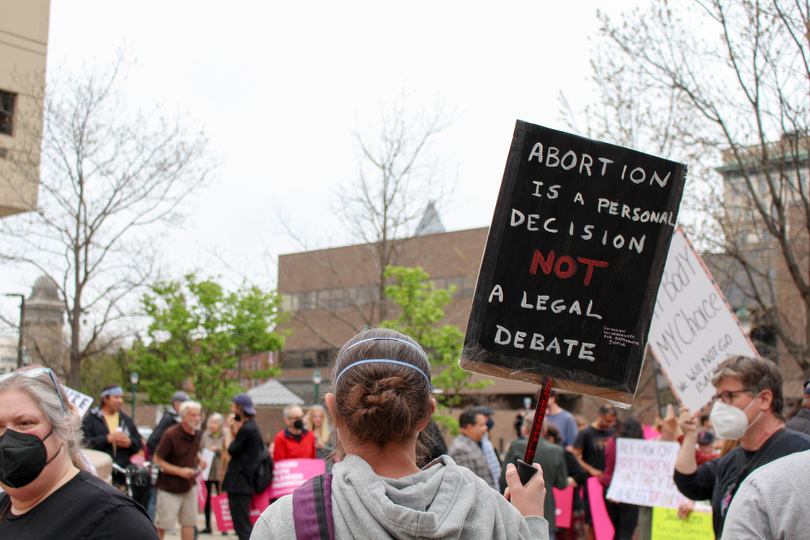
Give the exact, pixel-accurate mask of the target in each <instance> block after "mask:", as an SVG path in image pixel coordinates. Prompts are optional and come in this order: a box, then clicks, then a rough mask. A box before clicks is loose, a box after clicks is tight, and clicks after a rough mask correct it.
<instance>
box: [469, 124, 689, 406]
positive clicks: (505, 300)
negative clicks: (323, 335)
mask: <svg viewBox="0 0 810 540" xmlns="http://www.w3.org/2000/svg"><path fill="white" fill-rule="evenodd" d="M685 176H686V166H685V165H683V164H680V163H675V162H672V161H668V160H665V159H662V158H658V157H654V156H650V155H647V154H643V153H641V152H637V151H634V150H629V149H627V148H622V147H619V146H615V145H611V144H607V143H603V142H599V141H594V140H591V139H586V138H584V137H579V136H576V135H572V134H569V133H564V132H561V131H555V130H552V129H549V128H545V127H542V126H537V125H533V124H528V123H526V122H522V121H518V122H517V124H516V126H515V132H514V136H513V139H512V146H511V148H510V151H509V157H508V159H507V163H506V170H505V172H504V177H503V182H502V184H501V190H500V194H499V196H498V202H497V205H496V208H495V214H494V216H493V220H492V225H491V227H490V230H489V236H488V238H487V246H486V250H485V252H484V257H483V260H482V262H481V269H480V272H479V275H478V283H477V285H476V291H475V297H474V299H473V306H472V311H471V314H470V320H469V323H468V327H467V334H466V338H465V343H464V349H463V352H462V356H461V360H460V361H459V365H460V366H461V367H462V368H464V369H467V370H469V371H473V372H476V373H482V374H486V375H491V376H495V377H502V378H510V379H519V380H523V381H527V382H534V383H537V384H542V382H543V380H544V378H545V377H551V378H553V379H554V386H555V387H557V388H560V389H563V390H570V391H574V392H578V393H582V394H590V395H594V396H597V397H602V398H605V399H610V400H612V401H614V402H616V403H618V404H620V405H625V404H630V403H632V400H633V396H634V394H635V390H636V385H637V383H638V378H639V375H640V373H641V365H642V360H643V357H644V349H645V347H646V342H647V332H648V330H649V325H650V319H651V317H652V310H653V304H654V302H655V297H656V293H657V291H658V284H659V281H660V279H661V273H662V272H663V268H664V261H665V259H666V253H667V248H668V246H669V241H670V238H671V236H672V232H673V229H674V227H675V223H676V221H677V215H678V206H679V204H680V200H681V196H682V193H683V185H684V181H685Z"/></svg>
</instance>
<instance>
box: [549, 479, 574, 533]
mask: <svg viewBox="0 0 810 540" xmlns="http://www.w3.org/2000/svg"><path fill="white" fill-rule="evenodd" d="M551 491H552V493H554V504H555V506H556V509H555V511H554V517H555V520H556V523H557V527H559V528H560V529H567V528H568V527H570V526H571V516H572V515H573V513H574V486H568V487H567V488H565V489H557V488H555V487H552V488H551Z"/></svg>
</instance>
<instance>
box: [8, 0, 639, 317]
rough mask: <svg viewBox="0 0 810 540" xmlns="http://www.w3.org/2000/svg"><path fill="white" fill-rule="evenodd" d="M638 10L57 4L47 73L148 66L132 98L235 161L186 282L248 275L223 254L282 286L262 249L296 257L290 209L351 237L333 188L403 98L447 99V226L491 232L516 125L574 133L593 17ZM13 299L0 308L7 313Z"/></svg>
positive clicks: (134, 83) (131, 87)
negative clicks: (367, 136)
mask: <svg viewBox="0 0 810 540" xmlns="http://www.w3.org/2000/svg"><path fill="white" fill-rule="evenodd" d="M638 3H640V2H639V1H638V0H621V1H614V2H609V3H607V2H599V1H596V0H576V1H573V2H549V1H542V0H534V1H514V2H510V1H507V2H499V3H491V2H486V3H485V2H480V3H476V2H473V3H471V2H461V1H457V0H448V1H441V0H439V1H437V0H432V1H423V0H416V1H411V2H408V3H401V2H399V3H393V2H381V1H379V0H376V1H351V0H350V1H347V2H327V1H321V0H315V1H310V2H277V1H266V0H265V1H254V0H250V1H239V0H236V1H234V2H230V3H223V2H221V1H218V2H213V1H209V0H195V1H187V0H182V1H181V0H160V1H158V0H141V1H139V2H118V1H110V0H52V2H51V18H50V41H49V47H48V69H49V72H52V71H53V70H55V69H59V68H67V69H71V70H73V69H80V68H81V66H82V64H83V63H89V64H93V63H107V62H109V61H111V60H112V59H114V58H115V53H116V50H117V49H118V48H120V47H121V46H124V45H125V46H126V48H127V49H128V51H129V52H130V53H131V55H133V56H135V57H136V58H137V59H138V67H136V68H135V69H134V70H132V71H131V72H130V74H129V78H128V80H127V85H126V94H125V96H126V100H127V103H128V104H129V105H130V106H132V107H138V108H144V109H147V110H148V109H150V108H151V107H153V106H155V105H161V106H162V107H164V108H165V109H166V110H167V111H170V112H176V113H181V114H184V115H186V116H187V117H188V118H189V119H190V120H192V121H194V122H200V123H202V124H203V125H204V126H205V128H206V130H207V132H208V133H209V134H210V138H211V144H210V149H211V151H212V152H213V153H214V155H215V156H216V157H217V158H219V159H221V160H222V162H223V165H222V166H221V167H220V168H219V169H218V171H217V174H216V177H217V182H216V183H215V184H212V185H210V186H209V187H208V188H206V189H204V190H202V191H201V192H200V193H198V194H197V195H196V196H195V197H194V199H193V200H192V201H190V204H191V205H192V206H191V207H190V215H189V219H188V222H187V224H186V227H185V228H184V230H183V231H182V232H180V233H176V234H173V235H172V237H171V240H172V243H171V250H170V252H169V253H168V254H167V260H168V261H169V263H170V266H171V269H172V271H173V272H174V274H175V276H174V277H179V276H181V275H182V274H183V273H184V272H186V271H188V270H191V269H193V268H197V267H200V266H203V267H204V268H205V272H207V273H208V274H210V275H216V274H223V273H224V274H229V275H230V277H234V275H236V274H233V273H232V272H229V270H227V269H226V268H225V267H224V265H222V264H221V263H220V262H219V261H218V260H217V258H216V257H212V256H211V253H212V252H217V253H219V254H221V255H222V256H223V257H224V258H225V259H227V260H229V261H231V264H232V265H233V266H234V268H236V270H237V274H238V273H239V272H241V273H244V274H247V275H248V278H249V279H251V280H253V281H256V282H259V283H262V284H274V280H275V275H268V274H270V273H272V274H274V270H275V269H274V267H273V266H269V265H266V264H265V263H264V262H263V261H262V255H264V254H265V253H266V252H269V253H271V254H272V255H273V256H274V257H275V256H277V255H278V254H280V253H288V252H294V251H299V250H300V249H299V247H298V245H297V244H296V243H295V242H294V241H292V240H291V239H289V238H288V237H287V236H286V235H285V234H284V233H283V231H282V228H281V227H280V226H279V220H278V217H277V216H276V214H275V208H276V203H280V205H281V206H283V207H284V209H285V211H286V212H289V214H290V215H291V216H292V218H293V224H294V226H295V227H296V229H297V230H300V231H301V232H302V235H306V236H308V237H309V238H310V239H312V240H314V241H315V242H316V243H319V244H320V247H324V246H325V245H326V244H327V243H329V240H328V238H327V237H328V236H329V237H330V238H333V240H332V241H331V243H332V244H333V245H334V243H335V242H336V241H337V240H338V239H339V238H340V236H334V235H331V236H330V235H329V233H327V232H326V231H330V230H331V231H334V230H339V229H340V227H341V222H340V219H339V216H334V215H333V212H332V207H333V205H332V201H333V199H334V193H335V188H336V186H337V185H338V184H339V183H341V182H346V181H348V180H350V179H351V178H352V176H353V174H354V173H355V171H356V157H355V150H354V147H353V144H352V137H351V135H352V132H354V131H355V130H356V129H357V127H358V125H359V126H361V127H362V126H364V125H367V124H369V123H371V122H373V121H374V120H375V119H376V118H377V117H378V111H379V107H380V104H381V103H386V102H390V101H391V100H393V99H394V98H396V97H397V96H398V94H400V93H401V91H402V89H403V88H405V89H406V90H407V91H408V92H409V94H410V98H409V103H411V104H412V105H414V106H422V105H424V106H426V107H428V108H430V107H431V106H432V105H433V104H434V103H435V102H436V101H437V100H440V101H441V102H442V103H443V104H444V106H445V108H446V109H447V110H448V111H452V112H454V113H455V122H454V123H453V124H452V125H451V126H450V128H448V129H447V130H445V131H444V132H443V133H442V134H441V135H440V136H439V137H438V138H437V139H436V141H435V143H436V144H435V147H434V155H435V156H436V157H437V158H438V159H439V160H440V162H441V164H442V168H441V172H442V173H443V174H444V177H446V178H447V179H448V180H453V179H456V178H457V179H458V183H457V186H456V192H455V200H454V201H453V205H452V209H451V210H450V211H449V212H448V213H446V214H444V215H442V219H443V222H444V225H445V227H446V228H447V229H448V230H459V229H466V228H471V227H483V226H487V225H489V222H490V220H491V218H492V211H493V209H494V207H495V200H496V197H497V193H498V188H499V186H500V181H501V176H502V174H503V167H504V164H505V162H506V156H507V151H508V148H509V145H510V142H511V136H512V131H513V128H514V123H515V120H516V119H521V120H526V121H528V122H532V123H537V124H542V125H546V126H549V127H553V128H557V129H565V126H564V125H563V124H562V122H561V121H560V115H559V113H558V110H559V108H560V106H559V103H558V99H557V98H558V95H559V93H560V92H561V91H562V92H564V93H565V94H566V96H567V97H568V98H569V101H570V102H571V103H572V105H574V106H575V107H576V108H577V109H581V108H582V107H583V106H584V105H585V104H587V103H588V101H589V100H591V99H592V98H593V96H592V93H591V83H590V82H589V80H588V77H589V76H590V66H589V64H588V62H589V59H590V54H591V50H592V48H593V46H594V43H593V42H592V41H591V40H590V38H591V37H593V36H595V34H596V31H597V28H598V21H597V19H596V9H597V7H599V8H600V9H605V10H607V11H608V12H609V13H611V14H612V15H618V13H619V12H621V11H622V10H626V9H629V8H630V7H631V6H633V5H636V4H638ZM358 119H359V123H358ZM344 238H345V237H344ZM36 277H37V276H36V274H34V273H33V272H32V273H24V274H13V275H8V274H7V275H6V277H5V278H4V280H5V282H6V284H5V287H4V288H5V289H8V290H10V291H11V290H19V291H20V292H25V293H26V294H28V293H30V287H31V285H32V284H33V281H34V280H35V279H36ZM14 302H15V300H13V299H2V303H0V306H2V310H3V312H4V313H9V312H12V313H13V309H14V305H15V304H14Z"/></svg>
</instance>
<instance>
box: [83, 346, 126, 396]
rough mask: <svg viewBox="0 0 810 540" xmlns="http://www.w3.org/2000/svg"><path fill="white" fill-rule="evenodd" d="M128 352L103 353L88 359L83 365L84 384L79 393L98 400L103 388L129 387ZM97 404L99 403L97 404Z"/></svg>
mask: <svg viewBox="0 0 810 540" xmlns="http://www.w3.org/2000/svg"><path fill="white" fill-rule="evenodd" d="M126 364H127V358H126V352H124V351H123V350H119V351H118V352H117V353H115V354H113V353H101V354H98V355H95V356H92V357H90V358H88V359H87V360H86V361H85V362H84V363H83V364H82V382H81V385H80V386H79V388H78V390H79V392H81V393H83V394H87V395H88V396H91V397H93V398H94V399H96V400H98V399H99V395H100V394H101V390H102V388H104V387H105V386H107V385H110V384H119V385H121V386H122V387H123V388H124V389H127V388H128V386H129V384H130V383H129V373H130V372H129V371H127V370H126ZM96 404H97V403H96Z"/></svg>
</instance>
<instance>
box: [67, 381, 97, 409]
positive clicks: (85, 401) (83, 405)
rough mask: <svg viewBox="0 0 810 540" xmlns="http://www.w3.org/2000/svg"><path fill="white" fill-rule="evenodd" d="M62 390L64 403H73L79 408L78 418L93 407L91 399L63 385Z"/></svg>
mask: <svg viewBox="0 0 810 540" xmlns="http://www.w3.org/2000/svg"><path fill="white" fill-rule="evenodd" d="M62 389H63V390H64V391H65V401H67V402H68V403H73V404H74V405H76V407H78V408H79V416H84V413H86V412H87V411H88V410H90V406H91V405H93V398H91V397H90V396H85V395H84V394H82V393H81V392H77V391H76V390H74V389H73V388H68V387H67V386H64V385H63V386H62Z"/></svg>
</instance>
